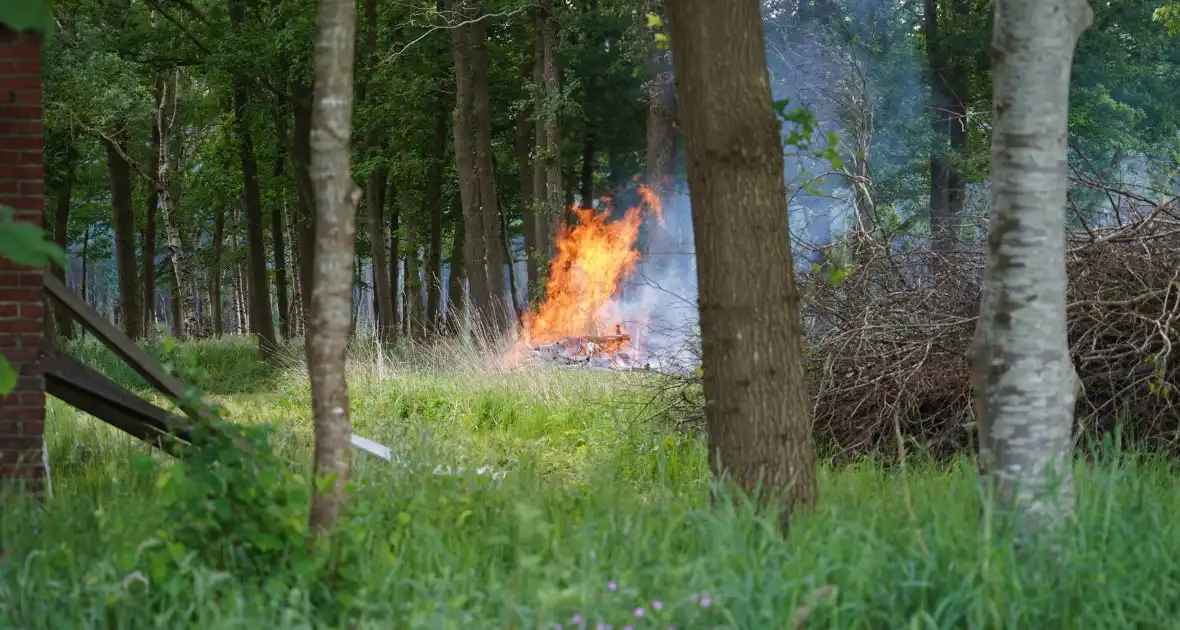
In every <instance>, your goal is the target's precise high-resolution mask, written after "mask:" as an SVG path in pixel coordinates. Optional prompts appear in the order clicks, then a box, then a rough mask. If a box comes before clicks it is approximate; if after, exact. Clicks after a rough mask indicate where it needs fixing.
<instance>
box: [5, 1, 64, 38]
mask: <svg viewBox="0 0 1180 630" xmlns="http://www.w3.org/2000/svg"><path fill="white" fill-rule="evenodd" d="M0 24H3V25H4V26H7V27H8V28H9V29H12V30H14V31H36V32H38V33H48V32H50V31H51V30H52V29H53V12H52V11H51V9H50V6H49V0H17V1H15V2H5V3H3V4H0Z"/></svg>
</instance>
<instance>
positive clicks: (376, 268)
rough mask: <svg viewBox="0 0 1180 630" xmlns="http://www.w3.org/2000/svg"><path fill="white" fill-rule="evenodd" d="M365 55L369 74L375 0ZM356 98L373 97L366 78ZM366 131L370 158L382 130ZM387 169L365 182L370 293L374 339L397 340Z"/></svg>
mask: <svg viewBox="0 0 1180 630" xmlns="http://www.w3.org/2000/svg"><path fill="white" fill-rule="evenodd" d="M364 47H365V57H366V59H367V62H366V63H367V65H368V67H369V73H368V74H369V76H372V74H373V73H374V72H375V71H376V66H377V62H378V58H377V0H365V41H364ZM359 83H360V86H359V89H358V98H359V99H360V100H361V101H362V102H364V101H366V100H367V99H370V98H373V94H372V93H371V91H370V90H369V80H368V78H367V77H366V78H365V79H363V80H361V81H360V82H359ZM368 127H369V128H368V130H367V131H366V132H365V151H366V153H367V154H368V157H369V159H374V158H375V157H377V155H378V154H379V151H380V146H381V130H380V128H379V127H378V125H377V124H376V122H375V121H372V120H370V121H368ZM387 176H388V175H387V170H386V169H385V167H384V166H382V167H379V168H375V169H373V172H371V173H369V177H368V179H367V180H366V182H365V207H366V208H367V209H368V229H369V234H371V235H372V237H371V239H370V240H371V241H372V248H373V296H374V298H375V299H376V302H377V303H376V309H375V310H376V311H377V339H378V340H380V341H382V342H386V343H388V342H391V341H393V340H394V339H396V333H394V332H393V330H392V329H393V326H394V319H395V317H394V306H393V305H394V302H393V289H392V287H391V286H390V279H389V259H388V256H387V252H386V250H385V244H386V242H387V240H386V236H385V222H384V221H383V220H382V216H381V214H382V213H381V209H382V205H383V204H382V202H383V200H382V198H381V194H382V193H383V192H384V190H385V180H386V178H387Z"/></svg>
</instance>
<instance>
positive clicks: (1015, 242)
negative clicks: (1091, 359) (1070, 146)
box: [972, 0, 1094, 534]
mask: <svg viewBox="0 0 1180 630" xmlns="http://www.w3.org/2000/svg"><path fill="white" fill-rule="evenodd" d="M1093 17H1094V14H1093V11H1092V10H1091V9H1090V6H1089V4H1087V3H1086V1H1085V0H1045V1H1044V2H1018V1H1015V0H999V1H998V2H997V3H996V13H995V26H994V31H993V34H992V63H993V69H994V76H995V86H994V96H993V103H994V104H993V110H992V111H993V117H992V124H993V128H992V147H991V178H992V188H991V216H990V218H989V224H988V239H987V240H988V259H987V266H986V268H985V271H984V280H983V297H982V303H981V307H980V317H979V323H978V325H977V328H976V337H975V345H974V348H973V351H974V352H973V357H972V358H973V372H972V377H973V385H974V388H975V418H976V422H977V425H978V427H979V460H980V465H981V467H982V468H983V471H984V474H985V475H986V476H987V477H990V480H991V482H993V483H994V484H995V487H996V490H997V500H998V501H999V503H1000V505H1001V506H1003V507H1007V508H1012V509H1013V511H1014V513H1015V515H1016V517H1017V521H1018V524H1019V529H1018V532H1021V533H1023V534H1033V533H1037V532H1046V531H1050V530H1053V529H1056V528H1057V527H1059V526H1061V525H1062V524H1063V523H1064V522H1065V521H1066V520H1067V518H1068V517H1069V516H1070V515H1071V514H1072V513H1073V509H1074V503H1075V497H1074V486H1073V470H1072V469H1073V458H1072V449H1073V439H1072V432H1073V413H1074V405H1075V404H1076V401H1077V391H1078V379H1077V375H1076V374H1075V372H1074V368H1073V364H1072V363H1071V362H1070V358H1069V343H1068V339H1067V337H1066V313H1065V308H1066V272H1065V201H1066V199H1065V196H1066V150H1067V149H1066V147H1067V145H1066V142H1067V140H1066V139H1067V135H1068V128H1069V122H1068V115H1069V82H1070V68H1071V65H1072V62H1073V56H1074V50H1075V47H1076V45H1077V42H1078V38H1079V37H1080V36H1081V34H1082V32H1083V31H1085V30H1086V29H1087V28H1089V26H1090V24H1091V22H1092V21H1093Z"/></svg>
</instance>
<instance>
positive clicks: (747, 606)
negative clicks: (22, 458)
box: [0, 341, 1180, 630]
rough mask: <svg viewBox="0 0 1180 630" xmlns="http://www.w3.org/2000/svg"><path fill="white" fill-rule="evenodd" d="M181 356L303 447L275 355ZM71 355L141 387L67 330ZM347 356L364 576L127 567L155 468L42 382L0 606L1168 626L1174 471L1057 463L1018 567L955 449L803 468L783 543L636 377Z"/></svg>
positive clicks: (544, 624)
mask: <svg viewBox="0 0 1180 630" xmlns="http://www.w3.org/2000/svg"><path fill="white" fill-rule="evenodd" d="M181 351H182V354H183V355H187V356H192V357H195V358H196V361H197V362H198V363H199V364H200V365H201V367H203V368H204V369H205V370H206V372H207V376H206V378H205V379H204V382H203V383H202V384H201V385H202V387H203V388H205V389H206V390H207V391H209V392H212V397H213V398H215V399H217V400H219V401H221V402H223V403H225V404H226V406H227V407H228V409H229V410H230V412H231V415H232V417H233V418H234V419H235V420H236V421H239V422H249V423H258V422H266V423H270V424H273V425H274V426H275V437H274V440H275V442H276V443H277V444H278V446H279V449H280V451H281V452H282V453H283V454H284V456H285V457H288V458H290V459H291V460H292V461H293V462H298V463H299V465H306V462H307V460H308V458H309V454H310V445H311V436H312V434H311V420H310V411H309V401H310V398H309V393H308V388H307V386H306V381H305V379H304V377H303V376H302V374H303V372H302V370H303V368H302V367H301V366H300V364H299V361H298V352H297V351H295V350H291V351H290V355H291V356H290V360H289V361H287V362H286V365H287V366H288V367H287V368H284V369H272V368H267V367H265V366H260V365H259V364H257V363H256V362H255V361H254V354H253V351H252V349H251V348H250V347H249V346H248V345H247V344H245V343H244V342H242V341H225V342H202V343H197V344H192V345H186V346H184V347H182V348H181ZM71 352H73V353H74V354H75V355H79V356H83V357H84V359H85V360H86V361H87V362H88V363H90V364H91V365H95V366H98V367H101V368H102V369H103V370H104V371H105V372H107V373H108V374H111V375H112V376H114V377H115V378H117V379H118V380H120V381H122V382H125V383H127V384H128V385H130V386H138V387H143V383H141V382H138V381H137V380H136V379H135V378H133V377H132V375H131V374H130V373H129V372H126V371H119V369H117V368H115V367H114V360H113V359H112V358H111V357H110V356H109V355H107V354H105V353H103V352H100V351H98V350H96V349H95V348H94V347H92V346H85V345H83V346H76V347H72V348H71ZM352 359H353V360H352V363H351V365H350V373H349V374H350V390H351V394H352V413H353V419H354V422H355V425H356V430H357V432H358V433H360V434H362V435H365V436H366V437H370V438H372V439H375V440H378V441H381V442H383V443H385V444H387V445H389V446H391V447H392V448H393V450H394V454H395V459H396V462H395V463H394V464H390V463H387V462H383V461H381V460H378V459H375V458H372V457H368V456H366V455H363V454H358V455H357V458H356V491H355V493H354V495H353V497H352V500H353V506H354V508H355V511H354V514H353V515H352V518H351V520H350V522H349V524H348V526H347V527H348V528H350V531H352V532H354V533H355V535H357V536H359V537H360V538H361V548H362V549H363V550H365V553H364V555H363V556H362V557H361V559H360V560H359V561H357V563H356V566H353V567H351V569H352V570H353V571H354V574H355V575H356V576H357V577H358V578H359V579H360V582H361V583H362V584H364V585H366V586H365V587H364V588H363V589H360V591H359V592H351V593H349V594H348V597H349V598H350V601H349V603H348V605H347V606H344V607H343V608H341V607H334V608H325V607H322V606H319V605H317V604H316V603H315V602H313V598H312V595H311V594H309V593H308V592H307V591H306V590H305V589H295V588H292V587H291V586H290V585H289V584H285V583H284V582H283V581H282V580H265V581H258V580H250V581H247V580H244V579H242V578H240V577H238V576H233V575H227V574H218V573H215V572H212V571H210V570H209V569H207V568H204V567H202V566H201V565H200V563H199V562H198V561H196V560H195V559H193V560H192V561H191V562H190V563H188V564H186V565H184V566H182V567H181V568H180V569H177V570H176V571H175V572H173V573H172V574H171V575H170V576H169V577H168V578H167V579H165V580H162V581H151V580H146V578H143V575H144V574H145V573H146V572H147V571H146V569H145V568H144V567H143V566H142V563H143V560H142V558H143V554H137V553H136V550H137V549H144V548H146V546H149V545H151V544H152V541H153V540H154V538H155V536H156V533H157V532H158V531H160V530H161V528H163V527H165V526H166V525H167V519H168V518H170V517H169V515H167V514H162V513H160V512H159V511H158V510H157V509H156V505H155V504H156V501H155V500H154V493H155V492H156V489H155V483H156V478H157V476H158V470H156V471H153V470H147V471H136V470H135V469H133V467H132V466H131V465H130V461H131V458H132V455H133V454H135V453H140V452H147V451H146V449H145V448H144V447H142V446H141V445H139V444H137V443H136V442H134V441H133V440H132V439H130V438H127V437H126V436H124V435H122V434H120V433H118V432H116V431H115V430H113V429H110V428H108V427H106V426H105V425H102V424H100V423H98V422H96V421H94V420H93V419H90V418H84V417H80V416H79V415H78V414H77V413H76V412H74V411H73V410H71V409H70V408H68V407H66V406H65V405H63V404H60V403H58V402H56V401H55V402H54V403H53V404H52V405H51V408H50V419H49V422H48V431H49V436H48V439H49V449H50V459H51V465H52V467H53V484H54V490H55V498H54V499H53V500H52V501H51V502H48V503H47V504H46V505H45V506H44V507H43V508H29V507H24V506H21V507H19V508H18V507H17V506H15V505H13V506H10V507H9V508H8V509H6V510H5V511H4V513H3V515H2V516H0V549H7V550H9V551H10V555H9V557H8V559H7V561H5V562H3V565H2V566H0V626H3V627H15V628H87V627H101V628H157V627H164V628H180V627H192V628H243V629H252V628H267V627H282V628H312V627H316V628H321V627H328V628H349V627H357V628H423V629H432V630H433V629H449V628H456V629H458V628H463V629H467V628H488V629H504V628H554V627H556V625H557V624H559V623H560V624H564V628H567V629H568V628H573V627H578V625H577V623H576V621H572V620H576V619H577V618H579V617H580V618H581V619H583V620H584V621H585V622H586V624H587V625H586V627H588V628H596V627H599V626H597V624H599V623H602V624H604V626H602V627H606V625H605V624H609V625H611V626H613V628H615V629H616V630H621V629H622V628H624V627H627V626H631V627H633V628H660V629H663V628H668V627H675V628H680V629H681V630H684V629H693V628H714V627H724V628H735V629H736V628H751V629H763V628H766V629H787V628H795V627H804V625H803V624H804V623H806V624H807V625H806V627H808V628H1037V629H1040V628H1167V627H1178V623H1177V622H1176V621H1174V619H1176V618H1177V613H1178V612H1180V524H1178V521H1177V519H1176V518H1175V514H1177V513H1180V491H1178V490H1180V488H1178V485H1177V483H1176V482H1175V479H1174V476H1173V474H1172V472H1171V470H1170V469H1169V466H1168V465H1167V464H1166V463H1164V462H1161V461H1158V460H1153V459H1146V458H1133V457H1126V456H1123V457H1118V458H1107V459H1106V460H1104V462H1103V463H1100V464H1094V465H1092V466H1088V467H1084V468H1079V478H1078V484H1079V494H1080V504H1079V512H1078V517H1079V518H1078V525H1077V527H1076V528H1074V529H1071V532H1070V534H1071V535H1070V536H1069V537H1068V540H1067V542H1066V544H1065V546H1064V550H1063V551H1061V552H1059V553H1057V554H1056V555H1050V554H1040V553H1037V552H1036V551H1035V550H1033V551H1029V552H1027V554H1026V557H1022V562H1021V563H1020V565H1019V566H1018V563H1017V562H1016V560H1017V558H1016V556H1015V555H1014V553H1015V552H1013V551H1012V550H1011V545H1010V544H1009V543H1008V542H1007V541H1005V540H1003V539H1001V538H997V537H994V536H993V535H992V534H991V533H990V530H988V529H986V528H982V527H980V521H979V513H980V512H979V498H978V496H979V492H978V487H977V483H976V479H975V475H974V472H973V466H972V465H971V463H970V462H968V461H966V460H963V461H959V462H956V463H955V464H953V465H950V466H933V465H923V464H921V463H918V464H915V465H912V466H911V467H910V468H909V471H908V474H907V476H906V483H907V484H908V489H909V492H910V495H911V496H912V497H913V504H914V507H913V511H912V512H911V511H910V509H909V508H907V507H906V502H905V501H904V499H903V484H902V483H901V481H900V479H899V477H898V476H897V474H896V473H893V472H888V471H886V470H885V469H884V468H883V467H881V466H878V465H875V464H873V463H872V462H862V463H860V464H857V465H854V466H852V467H848V468H842V469H839V470H833V469H824V470H821V475H820V504H819V507H818V509H817V510H816V511H815V512H814V513H812V514H810V515H806V516H802V517H800V518H798V519H797V520H796V521H795V522H794V523H793V525H792V529H791V532H790V537H789V539H786V540H784V539H783V537H782V536H781V535H780V534H779V532H778V529H777V527H776V526H775V523H774V522H772V521H771V520H768V519H766V518H763V517H761V516H758V515H756V514H754V513H753V512H752V510H751V509H749V507H748V506H747V505H745V504H743V503H740V502H738V503H735V502H733V501H728V500H716V498H717V497H716V494H717V493H718V492H720V491H718V490H717V489H716V488H715V487H714V486H713V484H711V482H710V481H709V480H708V475H707V471H706V463H705V457H704V450H703V448H702V445H701V443H700V441H699V440H698V439H696V438H694V437H692V436H688V435H682V434H678V433H675V432H672V431H670V430H669V429H667V428H666V427H663V426H659V425H655V424H653V423H651V422H647V421H644V420H643V418H644V415H643V414H642V413H640V411H639V408H638V406H637V403H638V402H641V401H639V400H637V396H638V394H637V392H638V391H640V388H641V385H642V382H641V381H640V380H639V379H641V377H639V376H634V375H625V374H600V373H595V372H586V371H560V370H540V369H530V370H520V371H504V370H501V369H499V368H497V367H496V364H495V362H493V361H489V360H488V359H489V357H488V356H487V354H486V353H484V352H482V351H480V350H478V349H474V348H471V347H469V346H463V345H459V344H456V345H454V346H449V347H446V348H443V349H435V350H431V351H427V350H424V349H409V348H403V349H401V350H399V351H398V352H397V353H394V354H393V355H389V356H386V355H379V354H378V353H377V352H376V350H375V349H373V348H371V347H366V346H363V345H360V346H358V347H357V348H355V349H353V351H352ZM247 392H249V393H247ZM156 461H157V463H158V465H159V466H164V465H166V464H167V462H168V460H167V459H166V458H165V457H163V456H158V457H157V458H156ZM459 467H463V469H464V471H463V472H462V473H459V474H454V473H455V472H456V471H457V470H458V468H459ZM481 467H490V471H487V470H485V472H488V473H490V472H503V473H506V474H504V475H503V476H502V477H497V476H494V475H492V474H479V473H478V472H477V471H478V470H479V469H480V468H481ZM447 471H449V472H451V473H452V474H439V473H442V472H447ZM919 539H920V540H921V543H919V542H918V541H919ZM0 553H3V552H2V551H0ZM145 580H146V581H145ZM832 587H834V590H833V588H832ZM704 604H707V606H706V605H704ZM640 609H642V610H640ZM808 612H809V613H810V617H809V620H808V621H806V622H804V620H803V618H802V616H806V613H808ZM640 613H642V614H641V615H640ZM797 615H800V616H797Z"/></svg>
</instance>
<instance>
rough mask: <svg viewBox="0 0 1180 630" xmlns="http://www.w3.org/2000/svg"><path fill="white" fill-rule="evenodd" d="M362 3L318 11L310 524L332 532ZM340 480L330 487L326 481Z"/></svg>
mask: <svg viewBox="0 0 1180 630" xmlns="http://www.w3.org/2000/svg"><path fill="white" fill-rule="evenodd" d="M355 38H356V3H355V2H354V1H353V0H320V3H319V9H318V11H317V13H316V42H315V76H316V87H315V100H314V103H313V106H312V126H311V129H312V133H311V143H312V156H311V160H312V161H311V173H312V176H313V177H314V182H315V183H314V188H313V190H315V199H316V204H315V205H316V231H315V260H316V264H315V274H316V280H315V284H314V286H313V289H312V304H311V312H312V320H311V334H310V335H309V336H308V340H307V365H308V370H309V371H310V373H311V397H312V409H313V412H314V415H315V478H316V483H315V484H314V487H313V492H314V494H313V498H312V504H311V520H310V524H311V529H312V532H313V533H314V534H316V535H317V536H323V535H325V534H327V533H328V532H329V531H330V530H331V529H332V527H333V526H334V524H335V523H336V520H337V518H338V515H339V512H340V508H341V505H342V503H343V502H344V484H345V483H346V482H347V481H348V476H349V469H350V458H351V453H350V452H349V449H350V445H349V441H350V438H351V435H352V424H351V422H350V420H349V416H348V385H347V382H346V381H345V362H344V354H345V350H346V349H347V347H348V328H349V320H350V319H351V317H350V312H351V310H352V280H353V278H352V272H353V264H354V258H353V256H354V251H355V245H356V206H357V202H358V201H359V200H360V196H361V191H360V189H359V188H357V186H356V184H355V183H354V182H353V181H352V173H351V164H350V155H349V154H350V148H349V139H350V137H351V134H352V69H353V53H354V52H355V47H356V41H355ZM325 477H330V478H333V479H334V482H333V483H332V484H331V486H330V489H329V490H328V491H327V492H321V491H320V488H321V486H320V480H321V479H323V478H325Z"/></svg>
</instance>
